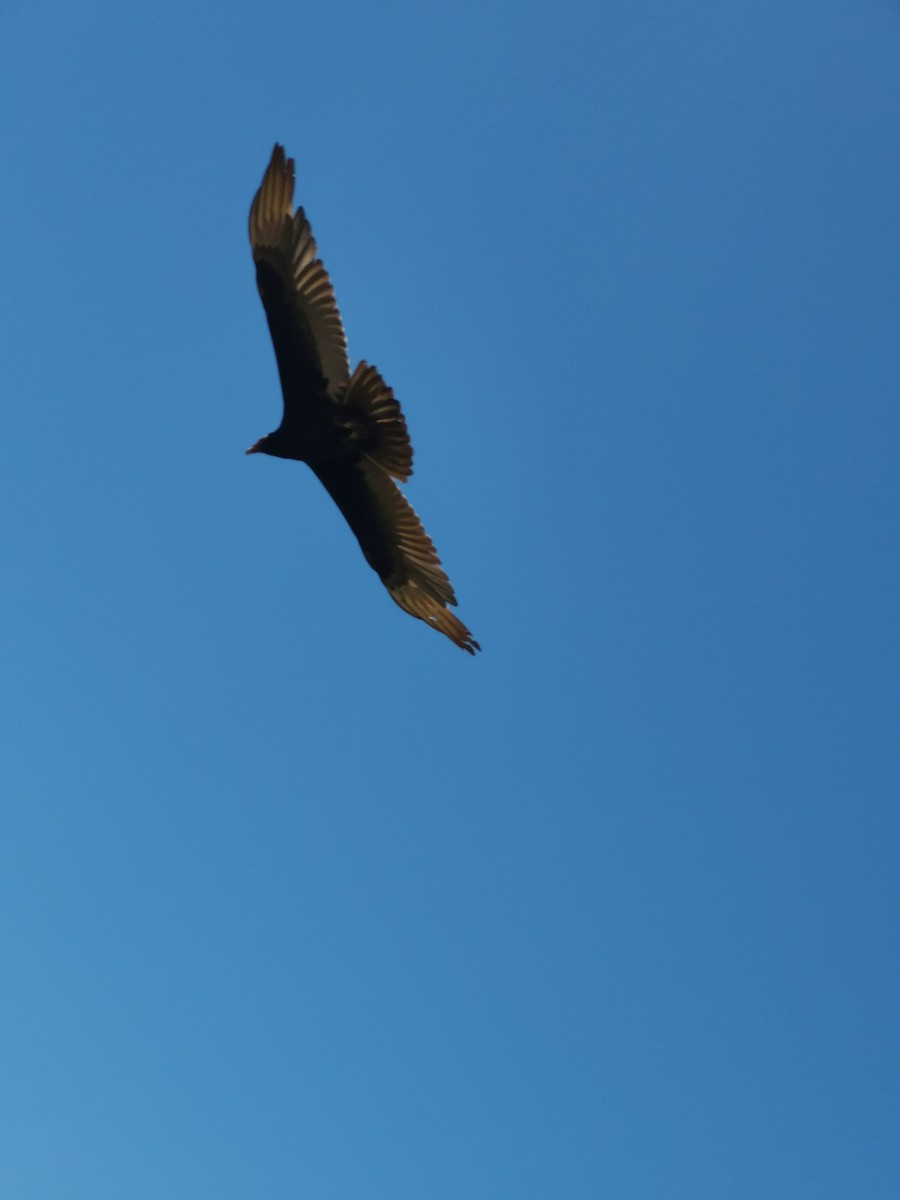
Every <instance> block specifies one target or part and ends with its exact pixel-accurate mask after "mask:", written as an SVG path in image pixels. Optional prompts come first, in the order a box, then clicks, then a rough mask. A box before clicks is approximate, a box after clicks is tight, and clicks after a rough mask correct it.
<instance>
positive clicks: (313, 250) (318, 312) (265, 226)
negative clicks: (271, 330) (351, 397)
mask: <svg viewBox="0 0 900 1200" xmlns="http://www.w3.org/2000/svg"><path fill="white" fill-rule="evenodd" d="M249 224H250V245H251V247H252V249H253V261H254V262H255V263H256V266H257V275H258V277H259V279H260V291H261V292H263V303H264V304H266V309H267V312H268V308H269V303H268V300H267V296H266V294H265V293H264V291H263V289H264V283H265V280H266V277H267V276H266V273H267V272H270V273H271V272H274V276H275V278H276V279H277V283H276V284H275V285H274V288H273V290H276V291H277V292H278V293H279V296H283V297H284V302H285V303H286V304H287V306H288V309H289V312H290V316H291V319H292V326H293V330H292V332H293V335H294V338H295V339H299V344H300V347H302V352H303V354H304V355H305V356H308V357H309V358H310V359H311V360H312V362H314V363H315V364H316V365H317V366H318V369H319V370H320V371H321V373H322V375H323V377H324V379H325V382H326V384H327V386H328V391H329V392H330V393H331V394H332V395H334V394H335V393H336V392H337V391H338V390H339V389H340V388H341V387H343V386H344V385H345V384H346V383H347V380H348V379H349V378H350V364H349V362H348V361H347V337H346V334H345V333H344V326H343V323H342V321H341V314H340V313H339V311H338V306H337V301H336V300H335V298H334V289H333V288H332V286H331V280H330V279H329V277H328V272H327V271H326V270H325V268H324V266H323V265H322V262H321V259H319V257H318V251H317V247H316V242H315V238H314V237H313V235H312V230H311V228H310V225H309V221H307V219H306V214H305V213H304V212H303V209H302V208H298V209H297V211H296V212H295V211H294V160H293V159H292V158H285V154H284V149H283V147H281V146H279V145H276V146H275V149H274V150H273V151H272V159H271V162H270V163H269V166H268V168H267V169H266V173H265V175H264V176H263V181H262V184H261V185H260V188H259V191H258V192H257V193H256V195H255V196H254V197H253V204H252V205H251V207H250V223H249ZM278 285H280V287H279V286H278ZM270 324H271V315H270ZM295 344H296V343H295ZM276 349H277V347H276Z"/></svg>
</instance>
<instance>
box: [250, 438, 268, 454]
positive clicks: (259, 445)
mask: <svg viewBox="0 0 900 1200" xmlns="http://www.w3.org/2000/svg"><path fill="white" fill-rule="evenodd" d="M265 440H266V439H265V438H260V439H259V441H258V442H254V443H253V445H252V446H251V447H250V449H249V450H247V451H245V453H247V454H258V453H259V452H260V450H262V444H263V442H264V441H265Z"/></svg>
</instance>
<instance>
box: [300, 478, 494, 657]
mask: <svg viewBox="0 0 900 1200" xmlns="http://www.w3.org/2000/svg"><path fill="white" fill-rule="evenodd" d="M313 469H314V470H315V472H316V474H317V475H318V476H319V478H320V480H321V481H322V483H323V484H324V485H325V487H326V488H327V489H328V491H329V493H330V494H331V497H332V499H333V500H334V501H335V503H336V504H337V506H338V508H339V509H340V510H341V512H342V513H343V514H344V517H345V518H346V520H347V524H348V525H349V526H350V528H351V529H352V530H353V532H354V534H355V535H356V539H357V541H358V542H359V544H360V546H361V548H362V552H363V554H364V555H365V556H366V560H367V561H368V563H369V565H370V566H371V567H372V568H373V570H375V571H376V572H377V574H378V576H379V577H380V579H381V582H382V583H383V584H384V586H385V587H386V588H387V590H388V592H389V593H390V595H391V597H392V599H393V600H395V601H396V603H397V604H399V605H400V607H401V608H402V609H403V610H404V611H405V612H408V613H409V614H410V615H411V616H413V617H418V618H419V620H420V621H424V622H425V624H426V625H430V626H431V627H432V628H433V629H437V630H439V631H440V632H441V633H443V634H444V635H445V636H446V637H448V638H449V639H450V641H451V642H454V643H455V644H456V645H457V646H459V647H460V648H461V649H462V650H467V651H468V652H469V654H474V653H475V651H476V650H480V649H481V647H480V646H479V645H478V643H477V642H476V641H475V639H474V638H473V637H472V634H471V633H470V631H469V630H468V629H467V628H466V626H465V625H464V624H463V623H462V621H461V620H460V619H459V617H458V616H457V615H456V614H455V613H453V612H451V611H450V609H449V608H448V605H452V606H455V604H456V596H455V595H454V594H453V587H452V585H451V583H450V580H449V579H448V578H447V575H446V573H445V571H444V568H443V567H442V566H441V560H440V559H439V558H438V554H437V551H436V550H435V548H434V543H433V542H432V540H431V538H430V537H429V536H428V534H427V533H426V532H425V530H424V528H423V526H422V522H421V521H420V520H419V518H418V517H417V516H416V513H415V512H414V511H413V508H412V506H411V505H410V504H409V502H408V501H407V499H406V497H405V496H404V495H403V493H402V492H401V491H400V489H399V488H398V487H397V485H396V484H395V483H394V481H393V479H391V477H390V475H389V474H388V472H387V471H386V470H385V469H384V467H382V466H381V465H380V463H378V462H376V461H375V460H374V459H372V458H370V457H369V456H368V455H366V454H363V455H362V456H361V457H360V459H359V460H358V461H357V462H356V463H355V464H350V463H346V462H344V463H339V464H338V463H335V464H328V465H323V464H316V465H315V466H314V468H313Z"/></svg>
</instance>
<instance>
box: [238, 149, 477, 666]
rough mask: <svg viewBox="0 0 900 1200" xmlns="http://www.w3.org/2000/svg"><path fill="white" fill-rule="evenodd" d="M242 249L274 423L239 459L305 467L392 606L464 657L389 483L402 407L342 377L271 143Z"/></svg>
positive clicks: (400, 474)
mask: <svg viewBox="0 0 900 1200" xmlns="http://www.w3.org/2000/svg"><path fill="white" fill-rule="evenodd" d="M250 245H251V247H252V248H253V261H254V263H255V264H256V283H257V286H258V288H259V294H260V297H261V299H262V302H263V308H264V309H265V312H266V320H267V321H268V323H269V332H270V333H271V335H272V343H273V345H274V347H275V358H276V360H277V362H278V374H279V376H280V379H281V390H282V393H283V396H284V416H283V417H282V421H281V424H280V425H279V427H278V428H277V429H276V430H275V431H274V433H270V434H267V435H266V436H265V437H263V438H260V440H259V441H258V442H256V444H255V445H253V446H251V447H250V449H249V450H248V451H247V453H248V454H256V453H262V454H274V455H276V456H277V457H279V458H294V459H297V460H298V462H305V463H307V464H308V465H309V466H310V467H311V468H312V470H313V471H314V472H315V473H316V475H317V476H318V478H319V479H320V480H321V482H322V483H323V484H324V486H325V487H326V488H327V490H328V492H329V494H330V496H331V497H332V499H333V500H334V502H335V504H337V506H338V508H339V509H340V510H341V512H342V513H343V514H344V517H345V519H346V521H347V524H348V525H349V526H350V528H351V529H352V530H353V533H354V534H355V535H356V539H357V541H358V542H359V544H360V546H361V548H362V552H363V554H364V555H365V556H366V561H367V562H368V563H369V565H370V566H371V567H372V568H373V569H374V570H375V571H376V572H377V574H378V576H379V577H380V579H381V581H382V583H383V584H384V586H385V587H386V588H387V590H388V592H389V593H390V594H391V596H392V597H393V599H394V600H395V601H396V602H397V604H399V605H400V607H401V608H402V609H405V611H406V612H408V613H411V614H412V616H414V617H418V618H419V619H420V620H422V621H424V622H425V623H426V624H427V625H431V626H432V627H433V628H434V629H437V630H439V631H440V632H441V633H443V634H445V635H446V636H447V637H448V638H450V640H451V641H452V642H454V643H455V644H456V645H457V646H460V647H461V648H462V649H463V650H467V651H468V652H469V653H470V654H474V653H475V651H476V650H478V649H480V647H479V645H478V643H477V642H476V641H475V639H474V638H473V637H472V635H471V633H470V632H469V630H468V629H467V628H466V627H465V625H463V623H462V621H460V619H459V617H457V616H456V614H455V613H453V612H451V611H450V609H449V607H448V605H450V606H453V605H455V604H456V597H455V596H454V594H453V588H452V586H451V584H450V580H449V579H448V578H447V576H446V574H445V572H444V570H443V568H442V566H441V562H440V559H439V558H438V556H437V552H436V550H435V548H434V545H433V544H432V541H431V539H430V538H429V536H428V534H427V533H426V532H425V530H424V529H423V528H422V522H421V521H420V520H419V518H418V517H417V516H416V514H415V513H414V512H413V510H412V508H411V507H410V505H409V503H408V502H407V501H406V499H405V498H404V496H403V493H402V492H401V491H400V489H399V488H398V487H397V485H396V483H394V479H400V480H402V481H403V482H406V480H407V479H408V478H409V476H410V475H411V474H412V457H413V452H412V446H411V444H410V440H409V434H408V433H407V429H406V421H405V419H404V417H403V413H402V412H401V411H400V405H399V404H398V402H397V400H396V399H395V397H394V393H393V392H392V391H391V389H390V388H389V387H388V386H387V384H386V383H385V382H384V380H383V379H382V378H381V376H380V375H379V374H378V371H377V370H376V369H375V368H374V367H372V366H369V364H368V363H365V362H360V363H359V364H358V365H357V367H356V369H355V370H354V371H353V373H352V374H351V372H350V363H349V360H348V358H347V337H346V335H345V333H344V326H343V323H342V322H341V315H340V313H339V312H338V306H337V302H336V301H335V298H334V290H333V289H332V286H331V280H330V279H329V278H328V273H327V271H326V270H325V268H324V267H323V266H322V263H321V260H320V259H319V257H318V251H317V249H316V243H315V240H314V238H313V235H312V230H311V229H310V226H309V222H308V221H307V219H306V216H305V214H304V212H303V209H302V208H298V209H297V210H296V212H295V211H294V160H293V159H292V158H285V154H284V150H283V148H282V147H281V146H278V145H276V146H275V149H274V150H273V151H272V160H271V162H270V163H269V166H268V168H267V170H266V173H265V175H264V176H263V181H262V184H261V186H260V189H259V191H258V192H257V193H256V195H255V196H254V198H253V204H252V206H251V208H250ZM392 476H393V478H392Z"/></svg>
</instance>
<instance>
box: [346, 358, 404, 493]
mask: <svg viewBox="0 0 900 1200" xmlns="http://www.w3.org/2000/svg"><path fill="white" fill-rule="evenodd" d="M341 400H342V402H343V404H345V405H346V407H347V408H348V409H349V410H350V411H351V412H352V414H353V417H354V419H355V421H356V422H358V423H359V426H360V427H361V429H362V433H363V439H364V446H365V453H366V454H368V456H369V457H370V458H371V459H374V461H375V462H377V463H378V464H379V466H381V467H383V468H384V469H385V471H387V472H388V474H390V475H393V476H394V478H395V479H400V480H402V481H403V482H404V483H405V482H406V480H407V479H409V477H410V475H412V459H413V451H412V446H411V445H410V441H409V432H408V431H407V428H406V419H405V417H404V416H403V413H402V412H401V411H400V404H399V402H398V401H397V399H396V397H395V396H394V393H393V391H392V390H391V388H389V387H388V385H387V384H386V383H385V382H384V380H383V379H382V378H381V376H380V375H379V374H378V371H377V370H376V369H375V368H374V367H370V366H369V364H368V363H366V362H361V363H359V364H358V366H357V368H356V370H355V371H354V372H353V374H352V375H351V376H350V382H349V383H348V384H347V389H346V391H345V392H344V393H343V396H342V397H341Z"/></svg>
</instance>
